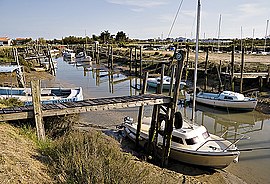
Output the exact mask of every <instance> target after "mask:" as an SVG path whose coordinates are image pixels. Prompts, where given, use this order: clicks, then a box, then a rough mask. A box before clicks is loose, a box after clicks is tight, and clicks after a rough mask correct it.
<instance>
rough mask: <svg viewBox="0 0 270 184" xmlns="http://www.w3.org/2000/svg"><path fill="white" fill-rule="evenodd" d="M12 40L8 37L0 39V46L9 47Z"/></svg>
mask: <svg viewBox="0 0 270 184" xmlns="http://www.w3.org/2000/svg"><path fill="white" fill-rule="evenodd" d="M11 41H12V39H10V38H8V37H0V46H10V45H11Z"/></svg>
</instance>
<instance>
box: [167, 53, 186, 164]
mask: <svg viewBox="0 0 270 184" xmlns="http://www.w3.org/2000/svg"><path fill="white" fill-rule="evenodd" d="M184 58H185V52H184V51H183V50H180V51H179V52H178V53H177V54H176V59H177V71H176V81H175V86H174V94H173V101H172V104H171V114H170V117H169V120H168V122H167V123H166V125H165V130H167V132H164V136H166V145H163V148H164V149H163V154H162V166H167V165H168V158H169V155H170V147H171V141H172V131H173V124H174V114H175V112H176V111H177V103H178V97H179V92H180V90H179V89H180V82H181V78H182V73H183V68H184V63H183V62H184Z"/></svg>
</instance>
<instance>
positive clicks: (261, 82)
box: [258, 76, 263, 91]
mask: <svg viewBox="0 0 270 184" xmlns="http://www.w3.org/2000/svg"><path fill="white" fill-rule="evenodd" d="M258 78H259V90H260V91H262V88H263V78H262V76H259V77H258Z"/></svg>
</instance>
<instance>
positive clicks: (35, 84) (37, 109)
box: [31, 80, 45, 140]
mask: <svg viewBox="0 0 270 184" xmlns="http://www.w3.org/2000/svg"><path fill="white" fill-rule="evenodd" d="M31 90H32V101H33V107H34V116H35V122H36V128H37V136H38V139H39V140H45V129H44V124H43V121H42V110H41V102H40V94H41V89H40V80H34V81H31Z"/></svg>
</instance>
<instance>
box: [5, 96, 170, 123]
mask: <svg viewBox="0 0 270 184" xmlns="http://www.w3.org/2000/svg"><path fill="white" fill-rule="evenodd" d="M170 102H171V98H170V97H168V96H163V95H156V94H145V95H137V96H121V97H111V98H98V99H87V100H83V101H79V102H64V103H58V104H43V105H41V109H42V117H48V116H60V115H67V114H75V113H83V112H88V111H99V110H111V109H121V108H127V107H140V106H142V105H158V104H168V103H170ZM28 118H34V108H33V106H22V107H12V108H5V109H0V121H8V120H18V119H28Z"/></svg>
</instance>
